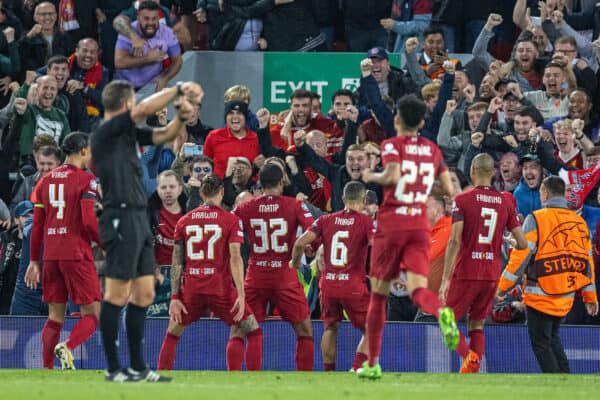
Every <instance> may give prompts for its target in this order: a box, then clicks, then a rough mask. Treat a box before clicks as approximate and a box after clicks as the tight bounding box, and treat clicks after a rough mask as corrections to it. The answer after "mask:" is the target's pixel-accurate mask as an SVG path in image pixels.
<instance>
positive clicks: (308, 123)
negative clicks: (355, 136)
mask: <svg viewBox="0 0 600 400" xmlns="http://www.w3.org/2000/svg"><path fill="white" fill-rule="evenodd" d="M290 102H291V104H290V111H289V113H288V114H287V116H286V118H285V122H284V123H283V125H276V126H274V127H272V128H271V141H272V143H273V146H275V147H279V148H280V149H282V150H284V151H287V149H288V147H289V146H291V145H293V144H294V133H295V132H297V131H300V130H302V131H305V132H310V131H312V130H315V129H317V130H319V131H322V132H324V133H325V135H329V136H330V137H336V138H337V137H340V136H342V135H343V130H342V129H340V128H338V127H337V126H336V124H335V121H332V120H330V119H329V118H325V117H321V116H317V117H316V118H312V115H311V114H312V113H311V106H312V95H311V93H310V92H309V91H308V90H304V89H296V90H294V92H293V93H292V95H291V96H290ZM340 131H341V132H342V133H341V134H340ZM333 150H334V148H333V147H332V148H331V151H329V152H328V155H330V156H331V155H333ZM337 151H339V149H338V150H337Z"/></svg>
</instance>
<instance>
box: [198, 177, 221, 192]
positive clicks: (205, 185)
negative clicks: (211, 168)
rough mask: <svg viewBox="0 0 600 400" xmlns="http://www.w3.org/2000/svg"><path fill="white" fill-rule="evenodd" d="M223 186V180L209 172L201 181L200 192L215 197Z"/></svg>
mask: <svg viewBox="0 0 600 400" xmlns="http://www.w3.org/2000/svg"><path fill="white" fill-rule="evenodd" d="M222 187H223V181H222V180H221V179H219V177H218V176H216V175H213V174H208V175H206V176H205V177H203V178H202V181H201V182H200V193H202V194H203V195H204V196H205V197H215V196H216V195H218V194H219V191H220V190H221V188H222Z"/></svg>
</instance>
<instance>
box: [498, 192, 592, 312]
mask: <svg viewBox="0 0 600 400" xmlns="http://www.w3.org/2000/svg"><path fill="white" fill-rule="evenodd" d="M551 200H552V199H551ZM565 207H566V203H565ZM527 218H528V220H526V221H525V224H524V229H525V237H526V238H527V241H528V242H529V246H528V248H526V249H524V250H516V249H515V250H513V251H512V253H511V255H510V260H509V262H508V265H507V266H506V268H505V270H504V272H503V273H502V276H501V278H500V282H499V284H498V289H499V290H500V291H501V292H505V291H507V290H508V289H510V288H511V287H512V286H514V285H515V283H516V282H517V280H518V279H519V278H520V277H521V276H522V275H525V278H524V284H525V290H524V294H523V303H524V304H526V305H527V306H529V307H531V308H534V309H536V310H538V311H540V312H543V313H545V314H548V315H552V316H557V317H563V316H565V315H567V313H568V312H569V311H570V310H571V307H572V306H573V301H574V297H575V296H574V295H575V292H576V291H577V290H580V289H581V292H582V295H583V301H584V302H586V303H595V302H596V301H597V296H596V286H595V285H594V282H595V277H594V261H593V258H592V243H591V241H590V234H589V230H588V227H587V224H586V222H585V221H584V220H583V218H581V217H580V216H579V215H577V214H575V212H573V211H571V210H569V209H567V208H562V207H559V208H543V209H541V210H537V211H534V212H533V214H532V215H530V216H528V217H527Z"/></svg>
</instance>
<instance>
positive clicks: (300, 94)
mask: <svg viewBox="0 0 600 400" xmlns="http://www.w3.org/2000/svg"><path fill="white" fill-rule="evenodd" d="M294 99H312V94H311V93H310V92H309V91H308V90H306V89H296V90H294V91H293V92H292V95H291V96H290V100H294Z"/></svg>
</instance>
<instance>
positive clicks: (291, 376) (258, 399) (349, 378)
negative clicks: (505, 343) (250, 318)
mask: <svg viewBox="0 0 600 400" xmlns="http://www.w3.org/2000/svg"><path fill="white" fill-rule="evenodd" d="M165 375H170V376H173V377H174V380H173V382H170V383H165V384H150V383H122V384H118V383H108V382H104V374H103V372H102V371H83V370H82V371H60V370H55V371H44V370H9V369H6V370H1V369H0V394H1V395H0V396H1V398H2V399H7V400H8V399H11V400H12V399H27V400H33V399H61V400H64V399H83V400H111V399H119V400H121V399H122V400H137V399H140V400H151V399H176V400H179V399H195V400H197V399H219V400H220V399H241V400H271V399H273V400H280V399H281V400H288V399H290V400H294V399H299V400H317V399H327V400H334V399H348V400H350V399H361V400H379V399H381V400H392V399H397V400H398V399H444V400H453V399H481V400H487V399H511V400H514V399H525V400H542V399H543V400H549V399H561V400H562V399H568V400H572V399H585V400H589V399H590V398H595V397H596V396H597V394H598V390H599V389H600V376H598V375H524V374H519V375H516V374H480V375H458V374H420V373H402V374H400V373H385V372H384V376H383V379H381V380H380V381H374V382H372V381H359V379H358V378H357V377H356V376H355V375H354V374H351V373H349V372H337V373H323V372H313V373H300V372H255V373H247V372H235V373H232V372H212V371H185V372H184V371H177V372H171V373H169V374H165Z"/></svg>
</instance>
